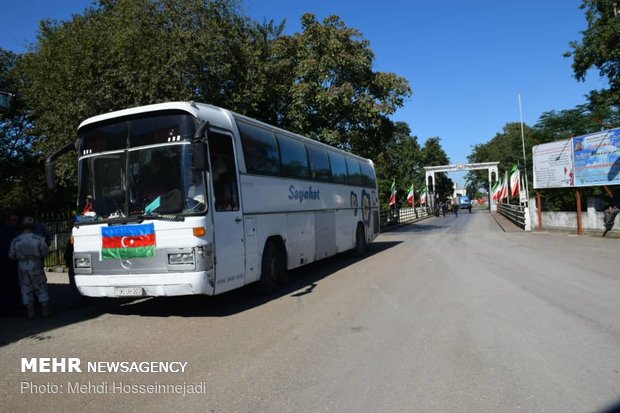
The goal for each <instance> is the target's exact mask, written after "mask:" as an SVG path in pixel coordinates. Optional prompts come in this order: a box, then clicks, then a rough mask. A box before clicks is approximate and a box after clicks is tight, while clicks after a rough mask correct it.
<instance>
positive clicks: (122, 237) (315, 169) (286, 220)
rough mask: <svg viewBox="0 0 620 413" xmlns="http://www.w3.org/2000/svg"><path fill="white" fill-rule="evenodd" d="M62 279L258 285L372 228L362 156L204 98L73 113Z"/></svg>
mask: <svg viewBox="0 0 620 413" xmlns="http://www.w3.org/2000/svg"><path fill="white" fill-rule="evenodd" d="M77 134H78V139H77V141H76V142H75V143H74V144H71V145H67V146H66V147H65V148H62V149H61V150H59V151H57V152H56V153H54V154H53V155H51V156H50V157H49V158H48V159H47V161H46V173H47V179H48V184H49V185H50V186H53V185H54V182H55V175H54V174H55V172H54V170H55V161H56V159H57V158H58V157H59V156H61V155H62V154H64V153H66V152H68V151H69V150H71V149H77V151H78V201H77V214H76V219H75V223H74V227H73V229H72V240H73V241H72V242H73V249H74V252H73V265H74V270H75V284H76V286H77V288H78V289H79V291H80V293H81V294H83V295H85V296H90V297H125V296H134V297H139V296H175V295H192V294H204V295H215V294H220V293H223V292H226V291H230V290H233V289H236V288H239V287H242V286H244V285H247V284H250V283H256V286H257V287H258V289H259V290H260V291H263V292H270V291H272V290H274V289H275V288H276V287H277V286H278V284H279V283H282V282H286V280H287V273H288V270H291V269H293V268H296V267H300V266H303V265H306V264H309V263H311V262H314V261H317V260H320V259H323V258H326V257H330V256H333V255H335V254H338V253H341V252H343V251H347V250H353V251H354V252H356V253H357V254H359V255H361V254H363V253H364V252H365V251H366V248H367V244H368V243H370V242H372V241H373V240H374V239H375V238H376V237H377V235H378V233H379V202H378V196H377V194H378V192H377V183H376V177H375V171H374V166H373V163H372V161H371V160H369V159H365V158H362V157H359V156H355V155H353V154H351V153H349V152H346V151H343V150H340V149H336V148H333V147H331V146H329V145H325V144H322V143H320V142H317V141H316V140H313V139H308V138H306V137H303V136H300V135H297V134H294V133H291V132H288V131H285V130H283V129H279V128H277V127H274V126H270V125H268V124H265V123H262V122H259V121H257V120H255V119H251V118H248V117H246V116H242V115H239V114H237V113H234V112H231V111H229V110H226V109H223V108H219V107H216V106H212V105H208V104H202V103H195V102H167V103H161V104H154V105H148V106H143V107H136V108H131V109H126V110H121V111H117V112H112V113H107V114H104V115H99V116H95V117H92V118H89V119H86V120H85V121H83V122H82V123H81V124H80V126H79V128H78V133H77Z"/></svg>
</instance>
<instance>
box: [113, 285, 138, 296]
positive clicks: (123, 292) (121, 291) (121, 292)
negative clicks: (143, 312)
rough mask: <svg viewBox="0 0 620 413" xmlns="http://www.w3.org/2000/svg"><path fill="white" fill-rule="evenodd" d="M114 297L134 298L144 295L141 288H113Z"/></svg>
mask: <svg viewBox="0 0 620 413" xmlns="http://www.w3.org/2000/svg"><path fill="white" fill-rule="evenodd" d="M114 295H116V296H119V297H135V296H142V295H144V290H143V289H142V288H141V287H114Z"/></svg>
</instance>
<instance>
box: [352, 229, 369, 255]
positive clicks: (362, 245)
mask: <svg viewBox="0 0 620 413" xmlns="http://www.w3.org/2000/svg"><path fill="white" fill-rule="evenodd" d="M367 250H368V244H366V233H365V231H364V227H363V226H362V224H357V229H356V230H355V248H353V255H355V256H356V257H361V256H363V255H364V254H366V251H367Z"/></svg>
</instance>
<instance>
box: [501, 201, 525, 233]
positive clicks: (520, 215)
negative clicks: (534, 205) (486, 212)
mask: <svg viewBox="0 0 620 413" xmlns="http://www.w3.org/2000/svg"><path fill="white" fill-rule="evenodd" d="M497 212H499V213H500V214H502V215H503V216H504V217H506V218H507V219H508V220H509V221H510V222H512V223H513V224H515V225H516V226H518V227H519V228H521V229H524V230H528V228H527V227H528V226H529V225H528V218H529V212H528V210H527V208H526V207H523V206H520V205H510V204H503V203H502V204H499V206H498V207H497Z"/></svg>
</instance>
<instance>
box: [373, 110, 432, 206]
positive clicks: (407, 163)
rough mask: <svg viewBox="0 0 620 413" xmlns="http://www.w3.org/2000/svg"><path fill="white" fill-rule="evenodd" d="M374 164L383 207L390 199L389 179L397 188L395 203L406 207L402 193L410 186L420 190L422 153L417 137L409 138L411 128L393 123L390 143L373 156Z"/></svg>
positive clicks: (400, 123)
mask: <svg viewBox="0 0 620 413" xmlns="http://www.w3.org/2000/svg"><path fill="white" fill-rule="evenodd" d="M374 159H375V161H376V164H375V166H376V173H377V183H378V186H379V200H380V201H381V203H382V204H384V206H387V201H388V199H389V196H390V185H391V183H392V180H395V181H396V185H397V188H398V196H397V200H398V201H399V202H400V203H401V204H402V205H406V200H405V197H406V195H407V194H406V193H405V192H406V191H407V189H408V188H409V186H410V185H411V184H413V186H414V189H415V191H416V192H417V193H419V192H420V191H421V190H422V189H423V184H424V171H423V170H422V166H423V165H422V153H421V149H420V145H419V144H418V138H417V137H415V136H411V129H410V128H409V126H408V125H407V124H406V123H404V122H396V124H395V125H394V135H393V139H392V141H391V142H389V143H388V144H386V146H385V147H384V149H383V150H382V151H381V153H379V154H378V155H376V156H375V157H374Z"/></svg>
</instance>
